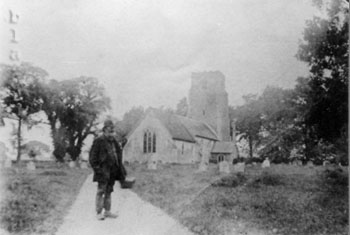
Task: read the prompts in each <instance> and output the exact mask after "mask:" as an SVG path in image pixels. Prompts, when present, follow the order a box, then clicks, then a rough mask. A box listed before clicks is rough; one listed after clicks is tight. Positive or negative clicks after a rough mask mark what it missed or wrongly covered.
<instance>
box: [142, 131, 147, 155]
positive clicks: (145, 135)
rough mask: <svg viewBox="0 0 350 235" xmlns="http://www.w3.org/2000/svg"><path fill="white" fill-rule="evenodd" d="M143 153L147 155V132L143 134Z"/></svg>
mask: <svg viewBox="0 0 350 235" xmlns="http://www.w3.org/2000/svg"><path fill="white" fill-rule="evenodd" d="M143 153H147V132H145V133H144V134H143Z"/></svg>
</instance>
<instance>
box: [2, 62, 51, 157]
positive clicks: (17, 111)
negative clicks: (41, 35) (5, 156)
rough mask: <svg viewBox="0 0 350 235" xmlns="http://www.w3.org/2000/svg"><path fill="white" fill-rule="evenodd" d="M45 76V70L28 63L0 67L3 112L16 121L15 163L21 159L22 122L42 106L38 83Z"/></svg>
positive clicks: (46, 74)
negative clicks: (13, 117)
mask: <svg viewBox="0 0 350 235" xmlns="http://www.w3.org/2000/svg"><path fill="white" fill-rule="evenodd" d="M47 76H48V73H47V72H46V71H45V70H43V69H41V68H39V67H36V66H33V65H31V64H29V63H22V64H20V65H1V82H2V88H1V89H2V105H3V110H4V111H5V112H7V113H9V114H10V115H13V116H15V118H16V119H17V120H18V129H17V161H19V160H20V158H21V139H22V137H21V128H22V122H23V121H27V120H28V118H29V117H30V115H31V114H34V113H36V112H38V111H40V109H41V106H42V104H43V100H42V99H41V97H40V96H39V91H40V83H41V82H42V81H43V79H44V78H45V77H47Z"/></svg>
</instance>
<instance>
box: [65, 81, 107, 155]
mask: <svg viewBox="0 0 350 235" xmlns="http://www.w3.org/2000/svg"><path fill="white" fill-rule="evenodd" d="M61 89H62V90H61V93H60V97H64V98H63V100H62V102H63V105H64V107H63V109H64V110H63V112H62V113H61V114H60V115H59V116H58V118H59V121H60V124H61V125H62V127H64V128H65V137H66V140H67V142H68V147H67V152H68V153H69V154H70V156H71V158H72V160H73V161H75V160H76V159H77V158H78V157H79V155H80V153H81V148H82V146H83V141H84V140H85V139H86V137H87V136H88V135H90V134H92V130H93V128H94V127H95V126H96V125H97V124H98V122H97V121H98V116H99V114H100V113H102V112H103V111H106V110H107V109H110V99H109V98H108V97H107V96H106V95H105V89H104V87H103V86H101V85H99V84H98V80H97V78H93V77H84V76H82V77H78V78H75V79H71V80H65V81H62V82H61Z"/></svg>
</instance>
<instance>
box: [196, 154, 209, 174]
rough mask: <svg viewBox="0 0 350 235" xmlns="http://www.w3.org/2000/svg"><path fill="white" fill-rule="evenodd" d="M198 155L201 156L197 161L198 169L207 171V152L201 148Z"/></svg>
mask: <svg viewBox="0 0 350 235" xmlns="http://www.w3.org/2000/svg"><path fill="white" fill-rule="evenodd" d="M199 155H200V156H201V159H200V163H199V169H198V171H199V172H201V171H207V170H208V167H209V157H210V156H209V153H203V154H202V150H200V151H199Z"/></svg>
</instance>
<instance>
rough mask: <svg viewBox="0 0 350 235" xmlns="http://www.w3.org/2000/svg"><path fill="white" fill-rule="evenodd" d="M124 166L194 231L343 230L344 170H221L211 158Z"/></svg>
mask: <svg viewBox="0 0 350 235" xmlns="http://www.w3.org/2000/svg"><path fill="white" fill-rule="evenodd" d="M197 169H198V166H195V165H178V164H164V165H158V168H157V170H148V169H147V166H146V165H143V164H131V165H128V166H127V170H128V172H129V174H131V175H133V176H135V177H136V183H135V185H134V188H133V190H134V191H135V192H136V193H137V194H138V195H139V196H141V197H142V198H143V199H144V200H146V201H149V202H151V203H152V204H153V205H155V206H158V207H160V208H161V209H163V210H164V211H166V212H167V213H168V214H169V215H171V216H172V217H174V218H175V219H177V220H178V221H180V222H181V223H182V224H183V225H185V226H186V227H187V228H189V229H190V230H191V231H193V232H194V233H196V234H222V235H224V234H247V235H249V234H250V235H253V234H254V235H255V234H256V235H257V234H266V235H268V234H281V235H287V234H288V235H289V234H295V235H296V234H318V235H321V234H347V231H348V217H349V212H348V173H347V168H345V167H344V168H343V169H342V170H336V169H338V168H334V169H328V170H327V169H326V167H322V166H317V167H316V166H314V167H309V166H291V165H284V164H281V165H273V164H272V165H271V167H270V168H267V169H262V168H261V167H260V166H259V165H255V166H249V167H247V168H246V171H245V172H244V173H239V174H230V175H223V174H222V175H220V174H219V172H218V166H217V165H215V164H210V165H209V169H208V171H207V172H201V173H196V171H197Z"/></svg>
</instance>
